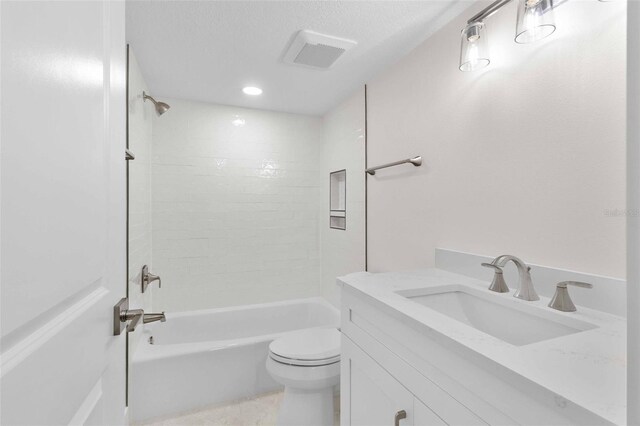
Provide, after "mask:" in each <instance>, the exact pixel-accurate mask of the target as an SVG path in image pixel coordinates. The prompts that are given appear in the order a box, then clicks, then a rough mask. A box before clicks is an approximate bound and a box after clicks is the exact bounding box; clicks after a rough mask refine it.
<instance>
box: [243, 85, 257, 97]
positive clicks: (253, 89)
mask: <svg viewBox="0 0 640 426" xmlns="http://www.w3.org/2000/svg"><path fill="white" fill-rule="evenodd" d="M242 91H243V92H244V94H245V95H251V96H258V95H262V89H261V88H259V87H253V86H247V87H245V88H243V89H242Z"/></svg>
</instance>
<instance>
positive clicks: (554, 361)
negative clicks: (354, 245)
mask: <svg viewBox="0 0 640 426" xmlns="http://www.w3.org/2000/svg"><path fill="white" fill-rule="evenodd" d="M338 283H339V285H342V286H348V287H350V288H351V289H354V290H356V291H358V292H361V293H363V294H364V295H367V296H369V297H371V298H373V299H375V300H377V301H378V302H381V304H382V306H384V307H388V308H389V309H391V310H393V311H395V314H398V313H399V314H401V315H403V316H404V317H408V318H410V319H412V320H414V321H416V322H417V323H418V324H419V325H420V326H425V327H428V328H429V329H431V330H434V331H436V332H438V333H440V334H442V335H443V336H446V337H448V338H449V339H452V340H454V341H455V342H457V343H459V344H461V345H462V346H464V347H466V348H468V349H470V350H471V351H472V352H473V353H475V354H477V355H478V356H483V357H487V358H489V359H491V360H493V361H495V362H498V363H499V364H501V365H503V366H504V367H505V368H507V369H509V370H511V371H512V372H515V373H517V374H519V375H521V376H523V377H524V378H526V379H528V380H531V381H533V382H534V383H537V384H538V385H540V386H543V387H544V388H546V389H548V390H550V391H551V392H554V393H556V394H558V395H560V396H562V397H563V398H565V399H567V400H569V401H571V402H573V403H575V404H577V405H579V406H581V407H583V408H585V409H587V410H589V411H591V412H592V413H594V414H596V415H598V416H600V417H602V418H603V419H605V420H607V421H609V422H612V423H615V424H620V425H622V424H625V423H626V405H627V401H626V385H625V384H626V320H625V319H624V318H621V317H618V316H615V315H611V314H608V313H604V312H600V311H595V310H592V309H587V308H583V307H580V306H578V311H577V312H571V313H564V312H558V311H556V310H552V309H551V308H549V307H548V306H547V305H548V303H549V299H548V298H545V297H541V298H540V299H541V300H539V301H534V302H527V301H522V300H519V299H516V298H514V297H512V296H513V289H512V291H511V292H510V293H502V294H499V293H495V292H491V291H489V290H488V289H487V288H488V286H489V283H488V282H485V281H480V280H476V279H473V278H469V277H466V276H464V275H458V274H454V273H451V272H447V271H443V270H439V269H425V270H419V271H410V272H393V273H379V274H372V273H368V272H358V273H354V274H350V275H346V276H343V277H339V278H338ZM450 284H456V285H462V286H469V287H471V288H473V289H475V290H476V291H486V293H487V294H490V295H491V296H492V297H496V298H508V299H509V303H523V304H526V305H527V306H528V309H540V310H542V311H541V312H540V313H541V314H543V315H544V316H545V317H547V318H549V317H550V316H551V317H553V316H554V315H558V316H567V317H570V318H571V319H575V320H579V321H583V322H586V323H589V324H592V325H595V326H596V327H595V328H593V329H590V330H586V331H581V332H578V333H575V334H571V335H567V336H562V337H557V338H553V339H549V340H545V341H541V342H537V343H531V344H527V345H524V346H514V345H511V344H509V343H506V342H504V341H502V340H500V339H498V338H495V337H493V336H491V335H488V334H485V333H483V332H481V331H479V330H477V329H475V328H473V327H471V326H468V325H466V324H463V323H461V322H458V321H455V320H453V319H451V318H449V317H448V316H446V315H444V314H441V313H438V312H436V311H435V310H432V309H429V308H427V307H425V306H423V305H421V304H419V303H416V302H414V301H411V300H410V299H408V298H406V297H403V296H401V295H399V294H397V293H396V292H397V291H400V290H409V289H419V288H428V287H435V286H442V285H450ZM573 290H576V289H573ZM570 291H571V289H570ZM578 291H579V290H578ZM505 302H506V301H505Z"/></svg>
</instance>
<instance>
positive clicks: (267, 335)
mask: <svg viewBox="0 0 640 426" xmlns="http://www.w3.org/2000/svg"><path fill="white" fill-rule="evenodd" d="M166 316H167V321H166V322H164V323H153V324H147V325H145V330H144V341H143V342H141V343H140V345H139V346H138V349H137V351H136V353H135V354H134V357H133V362H132V365H131V370H130V375H131V380H130V382H129V383H130V384H131V385H130V391H129V407H130V413H131V420H132V421H134V422H137V421H141V420H146V419H149V418H153V417H158V416H164V415H167V414H172V413H179V412H182V411H188V410H193V409H196V408H198V407H201V406H205V405H209V404H216V403H223V402H226V401H232V400H237V399H241V398H246V397H250V396H254V395H258V394H261V393H265V392H269V391H272V390H275V389H278V388H279V387H280V386H279V385H278V384H277V383H276V382H274V381H273V379H271V377H270V376H269V373H267V370H266V367H265V361H266V357H267V352H268V347H269V343H270V342H271V341H272V340H273V339H275V338H276V337H278V336H280V335H282V334H283V333H286V332H289V331H293V330H300V329H304V328H317V327H338V326H339V323H340V318H339V316H340V314H339V311H338V310H337V309H336V308H334V307H333V306H331V305H330V304H329V303H328V302H326V301H325V300H324V299H322V298H311V299H299V300H293V301H286V302H277V303H266V304H261V305H248V306H239V307H234V308H224V309H211V310H203V311H192V312H182V313H174V314H171V313H167V314H166ZM150 336H153V344H150V343H149V341H148V339H149V337H150Z"/></svg>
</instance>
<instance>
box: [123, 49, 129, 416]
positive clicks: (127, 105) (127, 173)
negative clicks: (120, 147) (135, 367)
mask: <svg viewBox="0 0 640 426" xmlns="http://www.w3.org/2000/svg"><path fill="white" fill-rule="evenodd" d="M126 67H127V69H126V79H127V80H126V84H125V98H126V99H125V116H126V117H125V126H126V141H125V144H126V148H127V151H129V44H127V58H126ZM125 163H126V190H125V193H126V195H125V197H126V199H125V210H126V215H127V219H126V222H127V223H126V230H125V234H126V235H125V238H126V240H127V241H126V245H125V252H126V253H125V256H126V260H125V269H126V270H125V277H124V279H125V280H126V282H127V286H126V288H127V296H126V297H127V298H129V161H125ZM125 339H126V345H125V355H124V356H125V378H124V383H125V392H124V398H125V404H126V406H127V407H128V406H129V333H127V335H126V336H125Z"/></svg>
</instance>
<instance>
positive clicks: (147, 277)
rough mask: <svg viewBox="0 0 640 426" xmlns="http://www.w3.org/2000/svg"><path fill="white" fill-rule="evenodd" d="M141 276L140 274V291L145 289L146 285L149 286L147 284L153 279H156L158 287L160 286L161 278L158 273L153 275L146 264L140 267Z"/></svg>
mask: <svg viewBox="0 0 640 426" xmlns="http://www.w3.org/2000/svg"><path fill="white" fill-rule="evenodd" d="M141 276H142V281H141V283H142V292H143V293H144V292H145V290H146V289H147V287H149V284H151V283H152V282H154V281H158V288H162V280H161V279H160V276H159V275H154V274H152V273H151V272H149V267H148V266H147V265H144V266H143V267H142V272H141Z"/></svg>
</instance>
